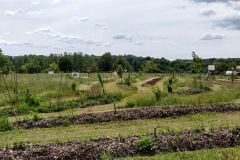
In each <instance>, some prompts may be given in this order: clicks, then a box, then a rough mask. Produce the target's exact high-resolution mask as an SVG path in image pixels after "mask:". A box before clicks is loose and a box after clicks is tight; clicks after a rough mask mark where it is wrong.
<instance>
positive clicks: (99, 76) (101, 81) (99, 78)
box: [98, 72, 105, 94]
mask: <svg viewBox="0 0 240 160" xmlns="http://www.w3.org/2000/svg"><path fill="white" fill-rule="evenodd" d="M98 80H99V83H100V84H101V86H102V91H103V94H105V90H104V85H103V80H102V77H101V75H100V73H99V72H98Z"/></svg>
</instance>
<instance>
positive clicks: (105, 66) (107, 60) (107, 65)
mask: <svg viewBox="0 0 240 160" xmlns="http://www.w3.org/2000/svg"><path fill="white" fill-rule="evenodd" d="M98 67H99V70H100V71H112V67H113V59H112V55H111V53H110V52H107V53H104V54H103V55H102V56H101V57H100V59H99V61H98Z"/></svg>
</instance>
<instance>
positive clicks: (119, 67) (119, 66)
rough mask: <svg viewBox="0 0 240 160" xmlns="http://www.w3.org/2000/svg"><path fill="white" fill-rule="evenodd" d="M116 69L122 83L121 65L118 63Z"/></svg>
mask: <svg viewBox="0 0 240 160" xmlns="http://www.w3.org/2000/svg"><path fill="white" fill-rule="evenodd" d="M116 71H117V74H118V76H119V78H120V80H121V84H122V75H123V67H122V66H121V65H118V67H117V69H116Z"/></svg>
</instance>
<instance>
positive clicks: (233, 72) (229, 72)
mask: <svg viewBox="0 0 240 160" xmlns="http://www.w3.org/2000/svg"><path fill="white" fill-rule="evenodd" d="M231 75H237V72H236V71H227V72H226V76H231Z"/></svg>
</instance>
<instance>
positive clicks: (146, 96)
mask: <svg viewBox="0 0 240 160" xmlns="http://www.w3.org/2000/svg"><path fill="white" fill-rule="evenodd" d="M100 77H101V79H102V81H103V84H102V85H101V83H100V80H99V76H98V74H96V73H92V74H89V75H88V74H85V73H81V74H80V77H77V78H75V77H72V76H71V74H60V73H59V74H54V75H48V74H17V75H11V74H10V75H7V76H3V77H2V78H1V81H0V91H1V93H0V147H1V148H0V159H13V158H15V159H113V158H114V159H115V158H116V159H121V160H130V159H137V160H143V159H144V160H145V159H238V158H239V157H240V152H239V148H238V146H239V145H240V80H239V79H238V77H236V79H235V80H234V81H233V82H232V81H231V78H229V77H227V76H216V77H215V79H209V80H206V77H204V76H201V77H200V76H198V75H191V74H183V75H182V74H181V75H178V74H175V75H174V76H173V75H172V74H160V73H159V74H145V73H143V74H142V75H140V74H138V73H135V74H131V75H128V74H127V73H125V74H124V76H123V80H122V83H121V80H120V79H119V77H118V76H117V75H114V74H112V73H100ZM129 77H130V81H129V79H128V78H129ZM129 82H130V83H129Z"/></svg>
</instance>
